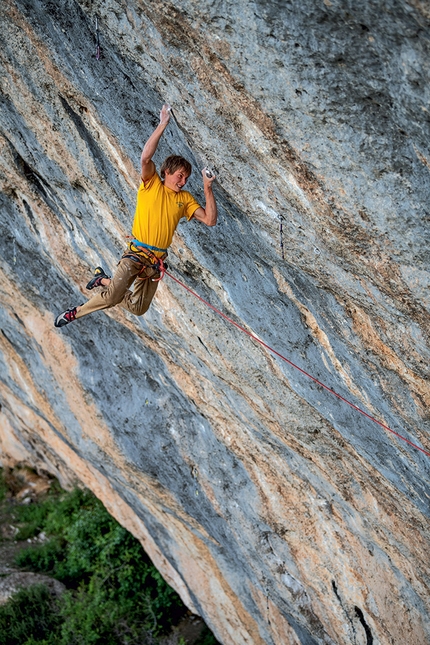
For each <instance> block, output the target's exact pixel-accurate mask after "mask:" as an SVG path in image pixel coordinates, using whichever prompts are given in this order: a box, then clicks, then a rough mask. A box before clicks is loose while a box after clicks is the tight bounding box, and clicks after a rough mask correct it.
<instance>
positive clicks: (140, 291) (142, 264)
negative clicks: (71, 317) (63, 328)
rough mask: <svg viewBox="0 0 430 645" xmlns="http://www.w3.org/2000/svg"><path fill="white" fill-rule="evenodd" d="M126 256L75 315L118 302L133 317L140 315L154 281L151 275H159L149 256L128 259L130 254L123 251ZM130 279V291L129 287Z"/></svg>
mask: <svg viewBox="0 0 430 645" xmlns="http://www.w3.org/2000/svg"><path fill="white" fill-rule="evenodd" d="M127 255H128V256H129V257H122V258H121V260H120V261H119V262H118V268H117V270H116V271H115V275H114V276H113V278H112V279H111V281H110V284H109V286H108V287H103V288H102V289H103V290H102V291H100V292H99V293H98V294H96V295H95V296H93V297H92V298H91V299H90V300H88V302H86V303H85V304H84V305H82V307H81V308H80V309H79V311H78V313H77V314H76V318H82V316H87V315H88V314H92V313H93V311H99V310H101V309H109V308H110V307H115V305H120V306H121V307H124V309H127V310H128V311H130V312H131V313H132V314H135V316H142V315H143V314H144V313H145V312H146V311H147V310H148V308H149V305H150V304H151V301H152V299H153V297H154V296H155V292H156V291H157V287H158V282H153V281H152V279H151V278H153V277H155V278H158V277H159V273H158V271H157V269H156V268H155V267H154V266H153V265H152V264H151V262H150V260H149V259H146V258H142V256H140V255H139V256H137V255H135V258H136V259H133V260H132V259H130V256H131V257H133V255H134V254H130V253H127ZM133 282H134V289H133V291H131V290H130V287H131V285H132V284H133Z"/></svg>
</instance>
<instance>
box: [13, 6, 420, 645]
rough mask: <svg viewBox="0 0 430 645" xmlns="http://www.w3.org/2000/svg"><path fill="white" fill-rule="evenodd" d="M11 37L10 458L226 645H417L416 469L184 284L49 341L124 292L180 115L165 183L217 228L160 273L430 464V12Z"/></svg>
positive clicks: (322, 13) (25, 18) (191, 236)
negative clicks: (103, 291)
mask: <svg viewBox="0 0 430 645" xmlns="http://www.w3.org/2000/svg"><path fill="white" fill-rule="evenodd" d="M96 16H98V19H99V27H100V37H101V46H102V58H101V59H100V60H96V57H95V18H96ZM0 18H1V28H0V29H1V42H2V46H1V48H0V57H1V84H2V97H1V102H2V103H1V125H2V131H1V139H0V145H1V155H0V163H1V167H0V173H1V175H0V180H1V211H0V222H1V238H0V244H1V274H0V276H1V277H0V289H1V300H2V308H1V312H0V328H1V332H2V333H1V334H0V351H1V354H2V363H1V365H2V366H1V392H0V395H1V406H2V408H1V412H0V424H1V425H0V430H1V434H0V442H1V450H2V459H3V461H4V462H5V463H6V462H13V461H21V460H27V461H29V462H30V463H33V464H35V465H36V466H38V465H39V466H42V467H43V468H44V469H47V470H49V471H50V472H51V473H53V474H56V475H57V476H59V477H60V479H61V480H62V481H63V483H67V482H68V481H71V480H72V479H73V477H77V478H79V479H80V480H81V481H83V482H84V483H85V484H86V485H88V486H89V487H90V488H91V489H92V490H93V491H94V492H95V493H96V494H97V495H98V496H99V497H100V498H101V499H102V501H103V502H104V503H105V504H106V506H107V508H108V510H109V511H110V512H112V513H113V515H115V517H116V518H117V519H118V520H119V521H120V522H122V523H123V524H124V525H125V526H127V528H129V529H130V530H131V531H132V532H133V533H134V534H135V535H136V536H138V537H139V539H141V541H142V543H143V545H144V547H145V548H146V550H147V551H148V553H149V554H150V555H151V557H152V558H153V560H154V562H155V564H156V565H157V566H158V567H159V568H160V570H161V571H162V573H163V575H164V576H165V577H166V579H167V580H168V581H169V582H170V583H171V584H172V585H173V586H174V587H175V588H176V589H177V590H178V592H179V593H180V594H181V596H182V598H183V599H184V601H185V602H186V603H187V604H188V606H189V607H190V608H191V609H193V611H195V612H198V613H199V614H201V615H202V616H203V617H204V619H205V620H206V621H207V622H208V624H209V625H210V626H211V628H212V629H213V630H214V632H215V633H216V635H217V637H218V638H219V639H220V641H221V642H223V643H225V644H227V643H234V644H242V643H252V644H260V643H270V644H271V643H276V644H281V643H282V644H283V643H291V644H299V643H300V644H303V645H304V644H311V643H312V644H314V643H315V644H316V643H338V644H343V643H356V644H357V645H361V644H369V643H380V644H384V645H385V644H388V643H408V644H410V645H422V644H423V643H426V642H430V630H429V625H428V618H427V617H428V614H429V603H428V598H429V566H428V553H429V542H428V536H429V514H430V513H429V495H430V492H429V472H430V461H429V457H427V456H426V455H425V454H423V453H421V452H419V451H417V450H415V449H414V448H412V447H411V446H409V445H408V444H407V443H405V442H403V441H401V440H399V439H396V438H395V437H394V436H393V435H392V434H390V433H387V432H385V431H384V430H383V429H382V428H381V427H380V426H378V425H376V424H375V423H373V422H372V421H370V420H368V419H366V418H365V417H364V416H362V415H360V414H358V413H357V412H355V411H354V410H352V409H351V408H350V407H348V406H346V405H345V404H344V403H343V402H342V401H339V400H338V399H336V398H335V397H333V396H331V395H330V394H329V393H327V392H325V391H323V390H322V389H321V388H320V387H319V386H317V385H316V384H314V383H313V382H312V381H310V380H309V379H307V378H306V377H305V376H304V375H302V374H301V373H300V372H298V371H296V370H294V369H293V368H291V367H290V366H289V365H287V364H286V363H284V362H282V361H280V360H278V359H276V358H275V357H274V356H272V355H270V353H268V352H267V351H266V350H265V349H263V348H262V347H261V346H259V345H257V344H255V343H254V342H253V341H252V340H251V339H249V338H248V337H247V336H245V335H244V334H243V333H241V332H240V331H238V330H237V329H235V328H234V327H233V326H231V325H228V324H227V323H226V322H225V321H224V320H222V319H221V318H219V317H217V316H216V314H214V313H213V312H211V311H210V310H209V309H208V308H207V307H205V306H204V305H203V304H202V303H201V302H199V301H197V300H196V299H194V298H193V297H192V296H191V295H190V294H188V293H187V292H186V291H185V290H184V289H182V288H181V287H180V286H178V285H177V284H176V283H174V282H173V281H172V280H171V279H169V278H166V279H165V281H164V282H163V284H162V285H161V286H160V289H159V292H158V294H157V297H156V300H155V301H154V304H153V306H152V307H151V309H150V311H149V312H148V314H147V315H146V316H145V317H143V318H140V319H138V318H134V317H133V316H131V315H129V314H128V313H126V312H124V311H123V310H121V309H116V310H113V311H111V312H110V313H108V314H106V313H97V314H94V315H93V316H91V317H88V318H86V319H83V320H81V321H79V322H78V323H76V324H73V325H71V326H70V327H67V328H66V329H63V330H61V331H59V330H55V329H54V327H53V317H54V314H55V313H58V312H59V311H61V310H62V309H64V307H66V306H72V305H75V304H78V303H79V302H82V301H83V300H84V299H85V298H86V297H87V294H86V293H85V291H84V288H83V286H84V285H85V284H86V282H87V280H88V278H89V276H90V272H91V271H92V268H93V267H94V266H96V265H98V264H100V263H102V264H103V265H104V266H106V268H109V269H110V270H113V269H114V267H115V263H116V262H117V261H118V259H119V257H120V254H121V252H122V248H123V246H124V236H125V235H126V234H128V233H129V231H130V225H131V220H132V216H133V211H134V200H135V193H136V188H137V185H138V181H139V179H138V178H139V173H138V164H139V157H140V151H141V147H142V144H143V142H144V141H145V139H146V137H147V136H148V134H149V133H150V132H151V130H152V128H153V127H154V125H155V124H156V123H157V119H158V111H159V109H160V107H161V104H162V103H163V101H168V102H170V103H171V104H172V105H173V106H174V108H175V113H176V115H177V118H178V121H179V123H180V125H181V129H178V128H177V126H176V125H175V124H174V123H172V124H171V125H170V127H169V130H168V131H167V132H166V134H165V136H164V138H163V140H162V143H161V145H160V150H159V151H158V153H157V156H156V161H157V162H158V163H159V162H160V161H161V160H162V158H163V157H164V156H165V155H166V154H167V153H169V152H171V151H172V152H173V151H175V152H179V153H182V154H185V155H186V156H188V157H189V158H190V159H192V160H194V161H195V162H196V163H202V162H209V163H211V164H213V165H214V166H215V168H216V169H217V172H218V175H217V176H218V187H217V199H218V203H219V205H220V218H219V220H220V221H219V224H218V225H217V227H215V228H213V229H207V228H206V227H204V226H201V225H199V224H198V223H196V222H194V223H191V224H183V225H182V224H181V225H180V227H179V229H178V233H177V235H176V237H175V241H174V244H173V246H172V249H171V253H170V264H171V267H172V272H173V273H174V274H175V275H176V276H177V277H179V278H180V279H181V280H183V281H185V282H186V283H187V285H189V286H190V287H191V288H193V289H195V290H196V291H198V293H199V294H200V295H201V296H203V297H205V298H207V299H208V300H209V301H210V302H211V303H212V304H214V305H215V306H218V307H220V308H221V309H222V310H223V311H224V312H225V313H226V314H228V315H230V316H231V317H232V318H233V319H234V320H236V321H237V322H239V323H240V324H241V325H243V326H245V327H246V328H247V329H249V330H250V331H252V332H253V333H255V334H256V335H257V336H258V337H259V338H261V339H262V340H263V341H264V342H265V343H267V344H269V345H271V346H273V347H274V348H276V350H277V351H279V352H281V353H282V354H284V355H285V356H287V357H288V358H289V359H290V360H292V361H293V362H294V363H296V364H298V365H299V366H300V367H301V368H303V369H304V370H307V371H309V372H310V373H312V374H313V375H314V376H315V377H317V378H318V379H320V380H321V381H323V382H324V383H326V384H327V385H328V386H330V387H332V388H334V389H335V390H336V391H337V392H339V393H340V394H341V395H342V396H345V397H346V398H348V399H349V400H350V401H352V402H353V403H354V404H355V405H358V406H359V407H362V408H364V409H365V410H366V411H367V412H368V413H369V414H371V415H374V416H376V417H377V418H378V419H379V420H381V421H382V422H383V423H385V424H388V425H389V426H390V427H391V428H393V429H394V430H395V431H397V432H399V433H400V434H402V435H403V436H405V437H406V438H408V439H409V440H411V441H412V442H414V443H417V444H419V445H420V446H422V447H424V448H425V449H426V450H427V451H429V450H430V441H429V419H428V406H429V401H430V392H429V384H428V365H429V354H430V352H429V308H430V300H429V283H430V272H429V219H430V216H429V208H428V196H429V188H430V175H429V171H430V151H429V146H428V142H429V134H430V133H429V130H430V100H429V99H430V90H429V87H430V86H429V76H430V74H429V66H430V56H429V53H430V52H429V49H430V46H429V43H430V31H429V20H430V13H429V11H428V6H427V5H426V4H425V3H424V2H420V1H419V0H415V1H412V0H411V1H410V2H406V1H405V0H403V1H400V0H398V1H395V0H387V2H385V3H384V5H383V7H382V6H381V4H380V3H376V2H370V1H369V2H366V3H364V2H359V3H352V2H346V1H344V2H340V1H339V2H336V1H335V0H324V2H323V1H321V2H318V3H316V2H311V1H310V0H304V1H302V2H300V3H299V2H297V1H296V2H275V1H274V0H272V1H269V2H266V1H265V2H262V1H261V2H258V1H255V2H244V1H243V0H242V2H238V3H233V2H219V1H213V2H207V3H201V2H195V1H194V0H184V2H181V3H180V4H179V5H177V6H176V7H175V6H173V5H171V4H169V3H168V2H164V1H160V2H158V1H157V2H148V3H143V2H139V1H137V0H133V1H130V2H125V1H124V2H120V1H117V2H115V1H114V0H106V1H104V2H99V1H97V0H94V1H93V2H90V1H89V0H88V1H85V0H80V1H78V0H77V1H74V0H59V1H58V2H55V3H54V2H48V1H47V0H45V1H42V0H40V1H36V0H34V1H31V0H25V1H24V0H15V1H14V2H13V1H12V0H5V2H3V3H2V5H1V17H0ZM190 146H191V148H192V150H190ZM190 185H191V190H192V191H193V192H195V193H196V195H197V196H199V197H201V194H202V192H201V181H200V180H199V172H195V173H194V175H193V176H192V178H191V180H190ZM281 220H282V228H283V239H282V241H283V245H284V254H285V258H284V259H283V258H282V254H281V248H280V241H281V240H280V221H281Z"/></svg>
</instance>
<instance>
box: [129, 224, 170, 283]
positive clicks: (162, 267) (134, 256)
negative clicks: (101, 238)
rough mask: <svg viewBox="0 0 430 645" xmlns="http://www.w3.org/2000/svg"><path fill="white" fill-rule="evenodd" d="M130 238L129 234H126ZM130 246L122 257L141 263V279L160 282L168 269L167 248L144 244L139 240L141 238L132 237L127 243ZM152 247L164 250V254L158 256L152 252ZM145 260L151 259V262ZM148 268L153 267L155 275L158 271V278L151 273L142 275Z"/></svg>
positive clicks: (156, 249)
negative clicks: (166, 260)
mask: <svg viewBox="0 0 430 645" xmlns="http://www.w3.org/2000/svg"><path fill="white" fill-rule="evenodd" d="M126 237H127V238H129V236H128V235H127V236H126ZM127 246H128V251H125V253H123V255H122V257H121V259H122V260H124V259H126V258H127V259H128V260H132V261H133V262H137V263H138V264H140V265H141V267H142V268H141V270H140V271H139V276H138V277H139V279H140V280H149V279H151V280H152V282H159V281H160V280H162V279H163V278H164V274H165V273H166V269H167V263H166V262H165V261H164V260H165V259H166V257H167V250H166V249H159V248H158V247H156V246H150V245H149V244H144V243H143V242H139V240H135V239H134V238H132V240H131V241H130V242H128V244H127ZM152 249H153V250H155V251H160V252H164V255H163V256H162V257H161V258H158V257H157V256H156V255H155V253H153V252H152ZM144 260H147V261H149V264H147V262H145V261H144ZM148 269H152V270H153V271H154V274H153V275H155V274H156V273H159V277H158V278H153V277H152V276H150V275H145V276H141V275H140V274H141V273H145V272H146V271H147V270H148Z"/></svg>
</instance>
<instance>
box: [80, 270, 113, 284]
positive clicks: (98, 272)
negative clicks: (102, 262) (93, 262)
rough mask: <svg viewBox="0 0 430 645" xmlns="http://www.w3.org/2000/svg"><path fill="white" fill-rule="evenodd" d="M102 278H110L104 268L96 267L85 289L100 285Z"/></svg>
mask: <svg viewBox="0 0 430 645" xmlns="http://www.w3.org/2000/svg"><path fill="white" fill-rule="evenodd" d="M103 278H108V279H109V280H110V275H107V273H105V272H104V269H102V267H96V268H95V269H94V278H92V279H91V280H90V281H89V283H88V284H87V286H86V287H85V288H86V289H94V287H100V286H102V280H103Z"/></svg>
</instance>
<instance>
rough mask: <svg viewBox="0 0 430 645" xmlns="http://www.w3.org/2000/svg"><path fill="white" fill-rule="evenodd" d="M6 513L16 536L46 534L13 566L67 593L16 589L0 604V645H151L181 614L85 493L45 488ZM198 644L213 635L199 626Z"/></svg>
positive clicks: (146, 563) (132, 544) (139, 554)
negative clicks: (53, 580)
mask: <svg viewBox="0 0 430 645" xmlns="http://www.w3.org/2000/svg"><path fill="white" fill-rule="evenodd" d="M13 513H14V518H15V523H17V525H18V527H19V533H18V535H17V536H16V539H17V540H27V539H29V538H30V539H31V538H34V537H36V536H38V535H40V534H41V533H43V534H45V535H46V536H47V541H46V542H44V543H43V544H40V545H37V546H32V547H29V548H27V549H24V550H22V551H20V552H19V553H18V555H17V557H16V564H17V565H18V566H20V567H22V568H25V569H27V570H30V571H33V572H41V573H45V574H48V575H50V576H52V577H54V578H56V579H57V580H60V581H61V582H63V583H64V584H65V585H66V587H67V591H65V592H64V593H63V594H62V595H61V596H60V597H57V598H56V597H55V596H52V595H51V593H50V592H49V591H48V590H47V589H46V587H44V586H42V585H34V586H32V587H29V588H28V589H22V590H21V591H19V592H18V593H16V594H15V595H14V596H13V597H12V598H11V599H10V600H9V601H8V603H7V604H6V605H4V606H3V607H0V645H54V644H55V645H75V644H76V645H93V644H94V645H118V644H124V645H134V644H136V645H137V644H138V643H139V644H141V645H146V644H147V645H152V644H154V645H155V644H156V643H160V642H161V641H163V640H164V639H165V636H166V634H168V633H169V632H170V631H171V630H172V627H173V626H174V625H176V624H178V622H179V621H180V620H181V619H182V618H183V617H184V616H185V615H186V614H187V609H186V607H185V606H184V605H183V604H182V602H181V600H180V598H179V596H178V595H177V594H176V593H175V592H174V591H173V589H171V588H170V587H169V586H168V585H167V584H166V582H165V581H164V580H163V578H162V577H161V575H160V574H159V573H158V571H157V569H155V567H154V566H153V565H152V563H151V561H150V560H149V558H148V556H147V555H146V553H145V552H144V550H143V549H142V546H141V545H140V543H139V542H138V541H137V540H136V539H135V538H134V537H133V536H132V535H131V534H130V533H128V531H126V530H125V529H124V528H123V527H122V526H120V525H119V524H118V523H117V522H116V521H115V520H114V519H113V518H112V517H111V516H110V515H109V514H108V513H107V511H106V510H105V508H104V506H103V505H102V504H101V502H99V500H98V499H97V498H95V497H94V495H92V493H90V492H89V491H88V490H80V489H76V490H74V491H73V492H71V493H65V492H64V491H62V490H61V489H59V488H58V487H57V488H56V489H55V488H54V489H52V488H51V491H50V493H49V494H48V495H47V496H46V497H45V499H44V500H43V501H40V502H38V503H32V504H29V505H27V506H24V505H19V506H15V507H14V510H13ZM181 640H182V639H179V643H181ZM164 642H166V641H164ZM172 642H173V641H172ZM175 642H178V640H175ZM182 642H183V643H184V642H185V641H183V640H182ZM199 644H200V645H211V644H216V640H215V639H214V637H213V635H212V634H211V632H209V630H205V633H204V634H203V635H202V637H201V638H200V640H199Z"/></svg>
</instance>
